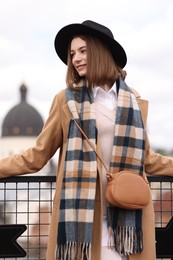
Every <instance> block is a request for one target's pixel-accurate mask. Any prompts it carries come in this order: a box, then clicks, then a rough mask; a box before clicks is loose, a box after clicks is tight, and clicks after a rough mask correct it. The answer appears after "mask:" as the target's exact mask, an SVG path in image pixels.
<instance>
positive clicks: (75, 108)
mask: <svg viewBox="0 0 173 260" xmlns="http://www.w3.org/2000/svg"><path fill="white" fill-rule="evenodd" d="M66 97H67V104H68V107H69V109H70V111H71V113H72V117H73V118H75V119H76V120H77V122H78V123H79V125H80V126H81V127H82V129H83V130H84V131H85V133H86V135H87V136H88V138H89V139H90V141H91V142H92V143H93V145H94V146H95V147H96V139H97V134H96V120H95V106H94V102H93V96H92V92H91V90H89V89H88V88H86V87H85V86H83V87H81V88H77V89H76V90H71V89H68V88H67V89H66ZM73 118H72V119H71V121H70V125H69V133H68V140H67V150H66V159H65V169H64V178H63V184H62V192H61V201H60V214H59V226H58V245H57V259H80V260H84V259H86V260H87V259H89V255H90V249H91V243H92V227H93V217H94V201H95V192H96V178H97V163H96V161H97V160H96V159H97V158H96V154H95V152H94V151H93V149H92V148H91V147H90V145H89V144H88V142H87V141H86V140H85V139H84V138H83V135H82V133H81V132H80V130H79V129H78V127H77V126H76V124H75V122H74V120H73ZM144 140H145V136H144V129H143V124H142V119H141V112H140V109H139V107H138V104H137V101H136V98H135V97H134V95H133V93H132V92H131V90H130V89H129V88H128V86H127V85H126V84H125V83H124V81H123V80H122V79H120V89H119V94H118V106H117V110H116V122H115V137H114V145H113V150H112V160H111V164H110V170H111V172H114V173H115V172H118V171H120V170H122V169H134V170H136V171H137V172H138V173H141V172H142V166H143V161H144V145H145V141H144ZM116 211H117V209H116ZM126 213H127V212H126ZM114 214H115V211H112V209H111V211H110V212H109V219H113V218H114ZM118 214H119V213H118ZM138 215H139V214H138ZM124 216H125V218H124V219H123V220H124V222H123V223H126V224H129V223H128V219H130V222H131V223H133V228H134V229H135V227H134V226H135V223H136V217H135V216H136V214H134V212H133V214H131V213H130V212H129V213H127V214H124ZM116 219H118V217H117V216H116ZM113 223H114V224H115V221H112V222H111V221H109V224H110V225H111V228H113ZM117 223H118V222H117ZM121 223H122V222H121ZM126 224H125V225H126ZM131 233H132V232H131ZM118 234H119V237H121V234H120V233H118ZM126 234H128V232H126ZM132 236H133V237H134V233H133V234H132ZM138 237H140V236H139V235H138ZM133 239H134V238H133ZM115 240H116V238H115ZM135 243H136V241H135ZM118 244H121V243H118ZM120 247H121V248H122V246H121V245H120ZM117 250H118V249H117ZM139 251H140V250H139ZM120 253H122V250H121V252H120ZM123 253H124V252H123ZM66 257H67V258H66Z"/></svg>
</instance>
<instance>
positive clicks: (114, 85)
mask: <svg viewBox="0 0 173 260" xmlns="http://www.w3.org/2000/svg"><path fill="white" fill-rule="evenodd" d="M98 91H103V92H104V93H107V94H109V93H111V92H114V94H115V95H117V86H116V82H115V83H114V84H113V85H112V87H111V88H110V89H109V91H108V92H105V91H104V90H103V89H102V88H101V87H99V86H95V87H94V88H93V95H94V98H95V97H96V96H97V94H98Z"/></svg>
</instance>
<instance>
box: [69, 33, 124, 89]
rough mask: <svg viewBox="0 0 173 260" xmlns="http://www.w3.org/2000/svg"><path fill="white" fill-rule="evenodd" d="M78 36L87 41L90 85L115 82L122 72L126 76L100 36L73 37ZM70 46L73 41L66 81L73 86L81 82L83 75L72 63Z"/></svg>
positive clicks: (88, 79) (87, 75) (87, 80)
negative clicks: (81, 75) (80, 74)
mask: <svg viewBox="0 0 173 260" xmlns="http://www.w3.org/2000/svg"><path fill="white" fill-rule="evenodd" d="M76 37H80V38H81V39H83V40H84V41H86V46H87V72H86V76H85V78H86V82H87V86H88V87H93V86H95V85H97V86H101V85H104V84H113V83H114V82H115V81H116V80H117V79H118V76H119V75H120V74H121V76H122V77H123V78H125V76H126V72H125V71H123V70H122V69H121V68H119V67H118V66H117V65H116V64H115V61H114V59H113V57H112V54H111V52H110V51H109V49H108V48H107V46H106V44H104V43H103V42H101V41H100V40H99V39H98V38H96V37H94V36H90V35H79V36H74V37H73V39H74V38H76ZM70 47H71V43H70V44H69V48H68V63H67V66H68V68H67V76H66V83H67V86H68V87H70V88H73V87H74V86H75V85H77V84H78V83H79V81H80V80H81V79H82V77H80V76H79V74H78V73H77V71H76V70H75V68H74V66H73V64H72V60H71V55H70Z"/></svg>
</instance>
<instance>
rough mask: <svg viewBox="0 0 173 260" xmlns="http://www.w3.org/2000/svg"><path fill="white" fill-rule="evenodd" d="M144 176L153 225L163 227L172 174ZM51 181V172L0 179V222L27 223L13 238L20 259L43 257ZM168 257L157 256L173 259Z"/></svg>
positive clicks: (172, 206) (172, 198) (170, 203)
mask: <svg viewBox="0 0 173 260" xmlns="http://www.w3.org/2000/svg"><path fill="white" fill-rule="evenodd" d="M148 179H149V182H150V187H151V190H152V196H153V204H154V209H155V225H156V229H157V228H159V227H163V228H164V227H166V225H167V223H168V222H169V220H170V219H171V218H172V216H173V189H172V188H173V187H172V185H173V178H171V177H149V178H148ZM55 181H56V177H55V176H17V177H11V178H7V179H0V224H25V225H26V226H27V230H26V231H25V232H24V233H23V234H22V235H21V237H19V238H18V240H17V241H18V243H19V244H20V246H21V247H22V248H23V249H24V250H25V251H26V257H24V258H20V259H24V260H26V259H29V260H38V259H39V260H45V255H46V247H47V241H48V230H49V224H50V218H51V212H52V199H53V197H54V192H55ZM171 257H172V256H169V257H168V256H166V257H165V258H158V259H173V258H171ZM3 259H6V258H3ZM10 259H17V258H10Z"/></svg>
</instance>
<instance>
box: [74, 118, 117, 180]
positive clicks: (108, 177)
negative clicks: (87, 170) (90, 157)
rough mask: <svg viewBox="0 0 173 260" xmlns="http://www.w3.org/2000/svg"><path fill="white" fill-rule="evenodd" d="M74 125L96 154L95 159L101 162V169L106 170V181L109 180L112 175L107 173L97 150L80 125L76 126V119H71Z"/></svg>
mask: <svg viewBox="0 0 173 260" xmlns="http://www.w3.org/2000/svg"><path fill="white" fill-rule="evenodd" d="M72 119H73V120H74V122H75V124H76V126H77V127H78V129H79V130H80V131H81V133H82V134H83V136H84V137H85V139H86V140H87V142H88V143H89V145H90V146H91V148H92V149H93V150H94V152H95V153H96V155H97V157H98V158H99V160H100V161H101V163H102V164H103V167H104V168H105V170H106V177H107V179H108V180H110V179H111V177H112V174H111V173H110V172H109V171H108V168H107V167H106V165H105V163H104V161H103V160H102V158H101V156H100V155H99V154H98V152H97V150H96V149H95V147H94V145H93V143H92V142H91V141H90V140H89V138H88V136H87V135H86V134H85V132H84V131H83V129H82V128H81V127H80V125H79V124H78V122H77V121H76V119H75V118H74V117H73V118H72Z"/></svg>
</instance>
